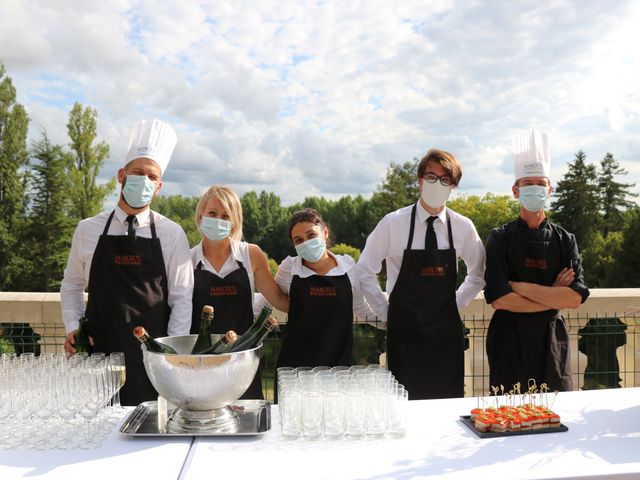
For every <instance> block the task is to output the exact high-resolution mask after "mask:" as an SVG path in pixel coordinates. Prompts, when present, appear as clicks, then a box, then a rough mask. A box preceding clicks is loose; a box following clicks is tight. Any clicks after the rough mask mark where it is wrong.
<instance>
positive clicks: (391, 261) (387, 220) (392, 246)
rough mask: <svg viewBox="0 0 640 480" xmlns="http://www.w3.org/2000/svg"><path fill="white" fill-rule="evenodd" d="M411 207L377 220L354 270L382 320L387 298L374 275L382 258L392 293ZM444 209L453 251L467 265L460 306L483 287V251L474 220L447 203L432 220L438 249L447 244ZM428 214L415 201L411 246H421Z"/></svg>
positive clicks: (407, 230) (378, 271) (460, 289)
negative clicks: (452, 208) (449, 220)
mask: <svg viewBox="0 0 640 480" xmlns="http://www.w3.org/2000/svg"><path fill="white" fill-rule="evenodd" d="M412 208H413V205H409V206H407V207H403V208H401V209H399V210H396V211H395V212H391V213H389V214H387V215H386V216H385V217H384V218H383V219H382V220H380V222H379V223H378V225H377V226H376V228H375V229H374V230H373V232H371V234H370V235H369V237H368V238H367V243H366V245H365V247H364V250H363V251H362V254H361V255H360V259H359V260H358V266H357V271H358V279H359V281H360V288H361V290H362V293H363V294H364V297H365V299H366V300H367V302H368V303H369V305H370V306H371V308H372V309H373V311H374V312H375V313H376V315H377V316H378V318H379V319H381V320H384V321H386V319H387V310H388V308H389V301H388V299H387V296H386V295H385V294H384V293H383V292H382V289H381V288H380V285H379V283H378V279H377V275H378V273H380V270H381V268H382V260H385V261H386V266H387V285H386V291H387V294H391V292H392V290H393V287H394V286H395V284H396V280H397V279H398V275H399V273H400V266H401V265H402V257H403V255H404V250H405V249H406V248H407V241H408V240H409V229H410V221H411V209H412ZM447 213H448V214H449V218H450V219H451V233H452V236H453V245H454V247H455V249H456V255H457V256H458V258H462V260H463V261H464V263H465V264H466V266H467V276H466V277H465V279H464V282H463V283H462V285H460V287H459V288H458V290H457V291H456V303H457V305H458V308H459V309H460V308H463V307H465V306H466V305H467V304H468V303H469V302H470V301H471V300H473V299H474V298H475V296H476V295H477V294H478V293H479V292H480V290H482V288H483V287H484V262H485V252H484V246H483V245H482V240H480V237H479V236H478V232H477V231H476V227H475V226H474V225H473V222H472V221H471V220H469V219H468V218H467V217H465V216H463V215H460V214H459V213H456V212H454V211H453V210H450V209H447V208H446V207H445V208H443V209H442V211H441V212H440V213H439V214H438V215H437V216H438V219H437V220H436V221H435V222H434V223H433V226H434V230H435V232H436V239H437V241H438V249H440V250H443V249H448V248H449V233H448V229H447ZM430 216H431V214H430V213H429V212H427V211H426V210H425V209H424V208H423V207H422V205H421V204H420V203H419V202H418V207H417V209H416V220H415V230H414V232H413V242H412V244H411V248H412V249H416V250H417V249H424V247H425V244H424V241H425V235H426V233H427V218H429V217H430Z"/></svg>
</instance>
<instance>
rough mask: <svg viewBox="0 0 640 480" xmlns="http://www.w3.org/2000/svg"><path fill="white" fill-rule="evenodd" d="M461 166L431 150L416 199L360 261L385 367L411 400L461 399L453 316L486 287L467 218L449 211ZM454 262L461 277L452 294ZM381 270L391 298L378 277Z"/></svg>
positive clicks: (390, 220)
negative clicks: (378, 322) (382, 337)
mask: <svg viewBox="0 0 640 480" xmlns="http://www.w3.org/2000/svg"><path fill="white" fill-rule="evenodd" d="M461 177H462V170H461V167H460V162H459V161H458V160H457V159H456V158H455V157H454V156H453V155H452V154H450V153H448V152H445V151H443V150H437V149H431V150H429V152H427V154H426V155H425V157H424V158H423V159H422V160H421V161H420V163H419V164H418V172H417V180H418V185H419V187H420V198H419V199H418V201H417V202H416V203H415V204H413V205H409V206H407V207H404V208H401V209H399V210H396V211H395V212H391V213H389V214H387V215H386V216H385V217H384V218H383V219H382V220H381V221H380V223H378V225H377V226H376V228H375V229H374V230H373V232H371V234H370V235H369V237H368V238H367V243H366V245H365V248H364V250H363V252H362V255H361V256H360V259H359V261H358V275H359V281H360V287H361V289H362V292H363V294H364V295H365V298H366V300H367V301H368V303H369V305H370V306H371V308H372V309H373V311H374V312H375V313H376V314H377V315H378V318H380V319H382V320H383V321H386V324H387V365H388V367H389V369H390V370H391V372H393V374H394V375H395V377H396V378H397V379H398V381H399V382H400V383H401V384H403V385H404V386H405V387H406V389H407V391H408V392H409V398H410V399H412V400H414V399H428V398H452V397H462V396H464V335H463V325H462V321H461V319H460V314H459V309H460V308H463V307H464V306H466V305H467V304H468V303H469V302H470V301H471V300H472V299H473V298H475V296H476V295H477V294H478V292H480V290H482V287H483V286H484V279H483V274H484V258H485V256H484V247H483V245H482V241H481V240H480V237H479V236H478V232H477V231H476V228H475V226H474V225H473V223H472V222H471V220H469V219H468V218H466V217H464V216H462V215H460V214H459V213H456V212H454V211H453V210H450V209H448V208H447V207H446V206H445V204H446V202H447V200H448V198H449V194H450V193H451V190H453V189H454V188H456V187H457V186H458V184H459V183H460V178H461ZM458 258H462V260H463V261H464V263H465V265H466V267H467V276H466V277H465V279H464V282H463V283H462V285H460V287H459V288H458V289H457V290H456V278H457V264H458ZM382 260H385V262H386V268H387V285H386V291H387V292H390V294H389V298H388V300H387V297H386V296H385V294H384V293H383V292H382V290H381V288H380V286H379V284H378V280H377V277H376V276H377V274H378V273H379V272H380V269H381V266H382Z"/></svg>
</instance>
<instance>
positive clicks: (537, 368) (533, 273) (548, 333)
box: [487, 222, 573, 392]
mask: <svg viewBox="0 0 640 480" xmlns="http://www.w3.org/2000/svg"><path fill="white" fill-rule="evenodd" d="M551 229H552V236H551V239H550V241H535V240H531V239H530V238H529V235H531V233H529V232H528V227H526V224H521V222H514V224H513V226H512V227H511V228H510V229H509V230H508V231H509V232H510V237H511V238H510V239H509V242H508V243H507V262H508V265H509V280H510V281H519V282H528V283H536V284H538V285H545V286H551V285H552V284H553V282H554V281H555V278H556V276H557V275H558V273H559V272H560V270H562V268H563V267H564V266H565V264H566V262H565V261H563V258H562V257H563V255H562V249H561V246H560V235H559V234H558V232H557V231H556V229H555V228H554V227H553V226H552V225H551ZM487 359H488V361H489V382H490V386H494V387H499V386H500V385H503V386H504V389H505V390H506V391H508V390H511V389H512V387H513V385H514V384H515V383H517V382H520V385H521V387H520V390H521V391H523V392H524V391H526V390H527V388H528V381H529V379H530V378H533V379H535V381H536V383H537V385H538V386H539V385H540V384H542V383H546V384H547V385H548V387H549V389H550V390H552V391H553V390H558V391H571V390H573V380H572V379H571V367H570V364H569V334H568V332H567V327H566V326H565V323H564V319H563V318H562V315H560V313H559V312H558V310H546V311H544V312H533V313H517V312H510V311H507V310H496V311H495V312H494V314H493V317H492V318H491V323H490V324H489V330H488V331H487Z"/></svg>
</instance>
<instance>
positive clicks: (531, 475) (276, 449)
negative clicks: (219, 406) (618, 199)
mask: <svg viewBox="0 0 640 480" xmlns="http://www.w3.org/2000/svg"><path fill="white" fill-rule="evenodd" d="M476 405H477V400H476V399H474V398H466V399H456V400H429V401H412V402H409V409H410V422H409V425H408V433H407V436H406V437H405V438H402V439H397V440H393V439H376V440H369V439H360V440H347V439H341V440H316V441H306V440H287V439H285V438H283V437H282V435H281V432H280V425H279V420H278V408H277V406H274V407H273V408H272V417H273V418H272V428H271V430H270V431H269V432H267V433H265V434H264V435H262V436H257V437H240V438H233V437H224V438H222V437H217V438H213V437H200V438H196V439H195V440H194V441H193V442H192V439H191V438H189V437H178V438H175V437H174V438H166V437H135V438H131V437H126V436H124V435H122V434H120V433H119V432H118V431H117V430H115V431H113V432H112V433H111V435H110V436H109V437H108V438H107V440H106V441H105V443H104V444H103V445H102V446H101V447H100V448H98V449H95V450H70V451H60V450H51V451H0V479H2V480H13V479H18V478H25V479H26V478H29V479H39V478H43V479H45V478H46V479H47V480H50V479H62V478H64V479H65V480H66V479H68V478H79V477H82V478H84V477H87V476H88V477H90V478H96V479H102V478H113V479H121V478H135V477H140V478H153V479H154V480H160V479H171V480H175V479H185V480H194V479H202V478H212V475H213V476H215V477H219V478H238V477H239V478H243V479H244V478H261V479H271V478H277V479H278V480H286V479H296V480H298V479H299V478H305V479H309V480H312V479H325V478H326V479H332V480H333V479H370V480H382V479H412V478H442V479H463V478H464V479H470V478H479V479H484V478H505V479H543V478H544V479H549V478H583V479H592V478H635V479H637V478H640V388H634V389H615V390H600V391H585V392H567V393H561V394H559V395H558V397H557V399H556V401H555V404H554V405H553V409H554V410H555V411H556V412H558V413H559V414H560V415H561V416H562V423H563V424H565V425H567V426H568V427H569V431H568V432H564V433H544V434H532V435H522V436H517V437H501V438H491V439H480V438H478V437H477V436H476V435H475V434H474V433H472V432H471V431H469V430H468V429H467V427H465V426H464V425H463V424H462V423H461V422H460V420H459V416H460V415H465V414H468V412H469V410H470V409H471V408H474V407H475V406H476Z"/></svg>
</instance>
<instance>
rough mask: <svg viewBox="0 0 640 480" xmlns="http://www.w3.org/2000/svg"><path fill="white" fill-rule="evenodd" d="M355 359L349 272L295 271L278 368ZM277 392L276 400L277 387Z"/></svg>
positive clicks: (345, 362) (348, 362) (347, 362)
mask: <svg viewBox="0 0 640 480" xmlns="http://www.w3.org/2000/svg"><path fill="white" fill-rule="evenodd" d="M352 363H353V291H352V288H351V281H350V280H349V276H348V275H347V274H346V273H345V274H343V275H337V276H329V275H311V276H309V277H305V278H301V277H299V276H297V275H294V276H293V279H292V280H291V287H290V289H289V316H288V319H287V325H286V327H285V331H284V334H283V336H282V346H281V348H280V353H279V355H278V361H277V362H276V368H279V367H302V366H305V367H319V366H328V367H336V366H350V365H351V364H352ZM276 384H277V379H276ZM275 394H276V401H277V391H276V392H275Z"/></svg>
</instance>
